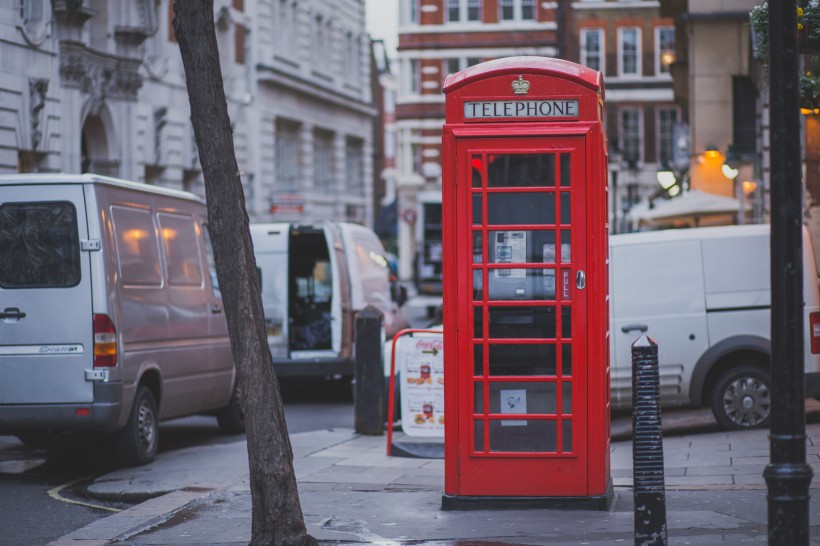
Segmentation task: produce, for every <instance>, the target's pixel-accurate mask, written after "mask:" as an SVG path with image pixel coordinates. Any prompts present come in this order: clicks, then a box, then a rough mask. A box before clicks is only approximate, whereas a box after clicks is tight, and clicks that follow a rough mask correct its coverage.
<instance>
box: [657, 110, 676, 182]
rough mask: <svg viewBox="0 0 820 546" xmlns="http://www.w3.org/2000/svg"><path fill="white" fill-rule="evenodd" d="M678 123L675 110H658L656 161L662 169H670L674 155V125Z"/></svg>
mask: <svg viewBox="0 0 820 546" xmlns="http://www.w3.org/2000/svg"><path fill="white" fill-rule="evenodd" d="M677 122H678V109H677V108H661V109H659V110H658V159H659V160H660V164H661V166H663V168H671V167H672V165H673V156H674V153H675V124H676V123H677Z"/></svg>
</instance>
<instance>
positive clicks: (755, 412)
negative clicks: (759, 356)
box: [712, 365, 772, 430]
mask: <svg viewBox="0 0 820 546" xmlns="http://www.w3.org/2000/svg"><path fill="white" fill-rule="evenodd" d="M771 408H772V395H771V379H770V377H769V374H767V373H766V372H765V371H763V370H762V369H760V368H758V367H755V366H749V365H745V366H738V367H736V368H732V369H731V370H729V371H727V372H725V373H724V374H723V375H721V376H720V377H719V378H718V381H717V384H716V385H715V389H714V390H713V391H712V413H714V414H715V419H717V422H718V423H719V424H720V426H722V427H723V428H724V429H727V430H747V429H752V428H765V427H768V426H769V420H770V418H771Z"/></svg>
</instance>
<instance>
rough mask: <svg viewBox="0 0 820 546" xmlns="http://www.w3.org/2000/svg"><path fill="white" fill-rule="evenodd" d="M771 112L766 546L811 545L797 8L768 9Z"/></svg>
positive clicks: (790, 5)
mask: <svg viewBox="0 0 820 546" xmlns="http://www.w3.org/2000/svg"><path fill="white" fill-rule="evenodd" d="M769 49H770V58H769V90H770V96H771V100H770V106H771V112H770V116H769V119H770V120H771V126H770V134H771V144H770V150H771V151H770V154H771V155H770V158H771V207H772V225H771V231H772V236H771V256H772V263H771V283H772V289H771V301H772V425H771V436H770V438H771V456H770V457H771V461H770V463H769V465H768V466H767V467H766V469H765V470H764V471H763V476H764V477H765V478H766V483H767V485H768V491H769V494H768V500H769V544H775V545H784V546H785V545H789V546H793V545H801V544H808V543H809V485H810V484H811V478H812V475H813V473H812V470H811V467H810V466H808V465H807V464H806V412H805V400H804V397H805V392H804V376H803V268H802V225H801V218H802V214H801V212H802V211H801V194H802V186H801V168H800V119H799V112H798V107H797V105H798V57H797V54H798V52H797V5H796V3H795V2H794V1H787V0H784V1H782V2H769Z"/></svg>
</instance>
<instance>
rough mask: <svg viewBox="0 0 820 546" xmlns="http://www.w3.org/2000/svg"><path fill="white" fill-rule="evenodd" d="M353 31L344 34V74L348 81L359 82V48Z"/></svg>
mask: <svg viewBox="0 0 820 546" xmlns="http://www.w3.org/2000/svg"><path fill="white" fill-rule="evenodd" d="M358 45H359V44H358V42H357V41H356V40H355V39H354V37H353V33H352V32H348V33H347V34H345V62H344V66H345V68H344V72H345V73H344V75H345V79H346V80H347V82H348V83H352V84H358V83H359V48H358Z"/></svg>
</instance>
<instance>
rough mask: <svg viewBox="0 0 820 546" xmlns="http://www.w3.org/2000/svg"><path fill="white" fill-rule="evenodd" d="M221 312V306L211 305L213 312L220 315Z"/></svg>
mask: <svg viewBox="0 0 820 546" xmlns="http://www.w3.org/2000/svg"><path fill="white" fill-rule="evenodd" d="M221 312H222V307H221V306H219V305H211V313H213V314H214V315H218V314H219V313H221Z"/></svg>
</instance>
